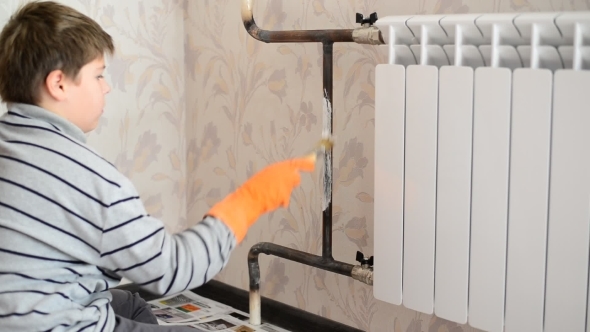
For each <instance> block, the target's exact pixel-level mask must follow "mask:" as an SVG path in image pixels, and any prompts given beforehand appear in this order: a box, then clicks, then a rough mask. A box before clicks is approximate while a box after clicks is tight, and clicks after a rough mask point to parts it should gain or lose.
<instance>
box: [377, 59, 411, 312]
mask: <svg viewBox="0 0 590 332" xmlns="http://www.w3.org/2000/svg"><path fill="white" fill-rule="evenodd" d="M405 72H406V70H405V68H404V66H401V65H386V64H380V65H378V66H377V68H376V70H375V202H374V212H375V217H374V218H375V230H374V232H375V250H374V255H375V268H374V271H375V275H374V281H373V288H374V294H375V298H376V299H378V300H381V301H385V302H389V303H392V304H397V305H401V304H402V258H403V256H402V254H403V234H404V228H403V212H404V210H403V202H404V196H403V194H404V192H403V190H404V123H405V119H404V118H405V99H406V96H405V86H406V79H405Z"/></svg>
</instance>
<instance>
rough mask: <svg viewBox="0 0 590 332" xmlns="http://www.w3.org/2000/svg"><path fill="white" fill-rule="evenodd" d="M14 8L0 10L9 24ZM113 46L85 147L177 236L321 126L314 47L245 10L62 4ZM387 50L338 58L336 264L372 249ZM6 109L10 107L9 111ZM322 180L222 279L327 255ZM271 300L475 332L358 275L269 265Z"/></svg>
mask: <svg viewBox="0 0 590 332" xmlns="http://www.w3.org/2000/svg"><path fill="white" fill-rule="evenodd" d="M22 2H24V1H19V0H0V25H3V23H4V22H5V21H6V20H7V19H8V17H9V15H10V13H11V12H12V11H13V10H15V9H16V8H17V6H18V4H19V3H22ZM60 2H63V3H66V4H68V5H71V6H73V7H75V8H77V9H79V10H81V11H82V12H84V13H87V14H88V15H90V16H91V17H93V18H95V19H96V20H97V21H98V22H99V23H100V24H101V25H102V26H103V27H104V28H105V29H106V30H107V31H108V32H109V33H110V34H111V35H112V36H113V37H114V38H115V40H116V45H117V48H118V53H117V54H116V56H115V57H114V58H113V59H111V60H110V61H108V68H107V79H108V80H109V82H110V83H111V85H112V87H113V90H112V92H111V93H110V94H109V96H108V98H107V107H106V109H105V115H104V118H103V119H102V121H101V124H100V126H99V128H98V129H97V130H96V131H95V132H93V133H92V134H90V135H89V141H90V144H92V145H93V146H94V147H95V148H96V149H98V150H99V151H100V152H102V153H103V154H104V155H105V156H106V157H107V158H108V159H109V160H112V161H113V162H114V163H115V164H116V165H117V166H118V167H119V168H120V169H121V170H122V171H123V172H124V173H125V174H126V175H128V176H129V177H130V178H131V179H132V180H133V182H134V183H135V184H136V186H137V188H138V190H139V192H140V193H141V195H142V199H143V201H144V203H145V204H146V206H147V208H148V210H149V211H150V213H151V214H153V215H155V216H159V217H161V218H162V220H163V221H164V222H165V224H166V226H167V229H168V230H169V231H171V232H175V231H179V230H182V229H183V228H185V227H187V226H189V225H192V224H194V223H196V222H198V221H199V219H200V218H201V216H202V215H203V214H204V213H206V212H207V209H208V208H209V207H210V206H212V204H214V203H215V202H216V201H218V200H219V199H221V198H222V197H223V196H225V195H227V194H228V193H230V192H231V191H232V190H233V189H235V188H236V186H238V185H239V184H241V183H242V182H243V181H245V180H246V179H247V178H248V177H249V176H251V175H252V174H253V173H254V172H256V171H257V170H259V169H261V168H262V167H264V166H265V165H267V164H269V163H271V162H274V161H278V160H282V159H285V158H290V157H293V156H298V155H300V154H302V153H304V152H305V151H307V150H308V149H309V148H310V147H311V145H312V144H313V143H315V142H316V141H317V140H318V139H319V137H320V135H321V128H322V92H321V84H322V80H321V76H322V63H321V49H320V45H319V44H265V43H261V42H258V41H256V40H254V39H253V38H251V37H250V36H249V35H247V33H246V32H245V30H244V28H243V25H242V23H241V19H240V0H216V1H210V0H144V1H117V0H67V1H60ZM259 2H260V3H259V4H258V5H257V6H256V8H255V17H256V19H257V22H258V24H259V25H260V26H262V27H263V28H266V29H325V28H351V27H354V26H355V25H356V24H355V22H354V18H355V13H356V12H362V13H364V14H369V13H371V12H373V11H376V12H377V13H378V14H379V15H380V16H386V15H393V14H394V15H405V14H434V13H462V12H509V11H553V10H588V9H590V0H488V1H477V0H419V1H404V0H368V1H352V0H349V1H342V0H301V1H287V0H272V1H271V0H267V1H260V0H259ZM386 55H387V53H386V51H385V50H384V49H383V48H382V47H374V46H363V45H355V44H337V45H336V46H335V49H334V64H335V68H334V75H335V76H334V132H335V135H336V136H337V146H336V147H335V150H334V168H335V170H334V172H335V173H334V186H333V189H334V198H333V204H334V206H333V208H334V218H333V219H334V220H333V221H334V233H333V242H334V248H333V251H334V258H335V259H337V260H341V261H345V262H349V263H354V258H355V253H356V251H357V250H360V251H362V252H364V253H365V254H367V255H371V254H372V253H373V252H372V251H373V240H372V238H373V236H372V234H373V221H372V219H373V208H372V202H373V197H372V196H373V181H374V178H373V163H372V160H373V154H374V151H373V134H374V132H373V130H374V109H373V107H374V83H373V81H374V68H375V65H376V64H378V63H383V62H385V59H386ZM0 107H3V106H0ZM320 181H321V173H320V170H319V169H318V171H317V172H315V173H313V174H305V175H304V176H303V180H302V184H301V187H300V188H298V189H297V190H296V191H295V192H294V194H293V198H292V201H291V202H292V203H291V206H290V207H289V208H288V209H282V210H278V211H276V212H274V213H271V214H268V215H266V216H263V217H262V218H261V219H260V220H259V221H258V223H257V224H256V225H255V226H254V227H253V228H252V229H251V230H250V232H249V234H248V236H247V237H246V239H245V241H244V243H243V244H242V245H241V246H239V247H238V248H237V249H236V251H235V252H234V254H233V256H232V259H231V261H230V263H229V265H228V267H227V268H226V269H225V270H224V271H222V272H221V273H220V274H219V275H218V276H217V279H218V280H220V281H223V282H226V283H229V284H231V285H234V286H237V287H240V288H243V289H247V288H248V272H247V267H246V256H247V252H248V249H249V248H250V247H251V246H252V245H254V244H255V243H257V242H261V241H271V242H276V243H279V244H282V245H285V246H288V247H292V248H296V249H299V250H302V251H306V252H310V253H315V254H319V253H320V252H321V192H322V187H321V185H320ZM261 273H262V287H261V289H262V294H263V295H264V296H268V297H271V298H273V299H276V300H279V301H282V302H284V303H287V304H290V305H293V306H297V307H299V308H302V309H304V310H307V311H310V312H312V313H316V314H319V315H322V316H325V317H328V318H331V319H334V320H337V321H340V322H343V323H345V324H349V325H351V326H355V327H358V328H360V329H363V330H367V331H394V332H402V331H406V332H418V331H437V332H439V331H441V332H442V331H453V332H459V331H473V329H472V328H470V327H467V326H458V325H457V324H454V323H450V322H447V321H444V320H441V319H438V318H436V317H435V316H431V315H424V314H421V313H418V312H415V311H411V310H408V309H405V308H403V307H398V306H393V305H389V304H386V303H383V302H380V301H377V300H375V299H374V298H373V294H372V288H371V287H369V286H366V285H363V284H360V283H358V282H353V281H352V279H350V278H345V277H342V276H336V275H334V274H332V273H328V272H324V271H321V270H318V269H313V268H309V267H306V266H302V265H299V264H295V263H292V262H289V261H285V260H281V259H277V258H274V257H268V256H261Z"/></svg>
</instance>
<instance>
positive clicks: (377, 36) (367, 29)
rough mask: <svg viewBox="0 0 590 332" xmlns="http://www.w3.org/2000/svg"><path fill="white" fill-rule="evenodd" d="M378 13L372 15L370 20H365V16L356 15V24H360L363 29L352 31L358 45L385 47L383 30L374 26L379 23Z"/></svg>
mask: <svg viewBox="0 0 590 332" xmlns="http://www.w3.org/2000/svg"><path fill="white" fill-rule="evenodd" d="M377 20H378V18H377V13H372V14H371V15H369V17H368V18H365V17H364V16H363V14H361V13H357V14H356V23H360V24H361V27H360V28H356V29H354V30H353V31H352V39H353V40H354V42H355V43H358V44H369V45H383V44H385V42H384V41H383V36H382V35H381V30H379V28H377V27H375V26H373V24H375V22H377Z"/></svg>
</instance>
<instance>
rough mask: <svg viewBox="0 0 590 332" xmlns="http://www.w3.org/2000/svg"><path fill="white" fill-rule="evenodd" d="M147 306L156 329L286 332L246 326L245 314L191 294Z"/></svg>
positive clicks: (169, 298) (273, 327)
mask: <svg viewBox="0 0 590 332" xmlns="http://www.w3.org/2000/svg"><path fill="white" fill-rule="evenodd" d="M148 303H149V304H150V306H151V308H152V312H153V313H154V315H156V317H157V318H158V323H159V324H160V325H183V326H188V327H191V328H193V329H195V332H210V331H232V332H288V331H287V330H285V329H282V328H280V327H276V326H274V325H271V324H268V323H263V324H261V325H259V326H253V325H250V324H249V323H248V319H249V315H248V314H247V313H245V312H242V311H239V310H236V309H234V308H232V307H230V306H227V305H224V304H221V303H218V302H215V301H212V300H210V299H207V298H205V297H202V296H200V295H197V294H195V293H193V292H191V291H185V292H182V293H180V294H176V295H172V296H168V297H164V298H161V299H157V300H153V301H149V302H148Z"/></svg>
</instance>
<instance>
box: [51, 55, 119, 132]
mask: <svg viewBox="0 0 590 332" xmlns="http://www.w3.org/2000/svg"><path fill="white" fill-rule="evenodd" d="M104 69H105V62H104V58H102V57H100V58H97V59H95V60H93V61H91V62H89V63H87V64H86V65H85V66H83V67H82V68H81V69H80V72H79V73H78V75H77V77H75V78H70V77H68V76H66V75H65V74H64V73H63V72H62V71H60V70H55V71H53V72H51V73H50V74H49V75H48V76H47V79H46V80H45V86H44V88H45V91H46V92H47V93H46V94H45V98H43V99H45V100H44V102H45V103H44V102H42V104H46V105H43V106H45V107H46V108H47V109H49V110H52V111H54V112H55V113H58V114H60V115H61V116H63V117H65V118H66V119H68V120H69V121H70V122H72V123H73V124H75V125H76V126H77V127H79V128H80V129H81V130H82V131H83V132H85V133H87V132H90V131H92V130H93V129H94V128H96V126H97V125H98V121H99V120H100V117H101V115H102V113H103V109H104V106H105V95H106V94H107V93H109V91H110V90H111V88H110V86H109V85H108V83H107V82H106V81H105V79H104V77H103V72H104Z"/></svg>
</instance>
